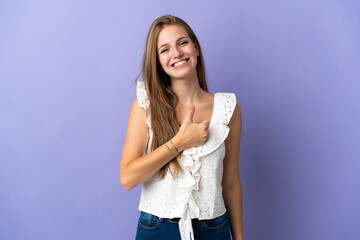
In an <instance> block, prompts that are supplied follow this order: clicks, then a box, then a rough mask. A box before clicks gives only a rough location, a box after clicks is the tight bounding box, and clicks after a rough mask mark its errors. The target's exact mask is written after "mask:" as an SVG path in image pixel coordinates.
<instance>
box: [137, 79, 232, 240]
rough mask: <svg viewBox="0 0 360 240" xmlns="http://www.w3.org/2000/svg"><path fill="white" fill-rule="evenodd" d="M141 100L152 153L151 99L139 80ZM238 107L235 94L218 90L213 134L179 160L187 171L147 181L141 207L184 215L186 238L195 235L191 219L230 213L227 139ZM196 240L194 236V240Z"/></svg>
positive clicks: (161, 214)
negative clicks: (225, 190) (226, 183)
mask: <svg viewBox="0 0 360 240" xmlns="http://www.w3.org/2000/svg"><path fill="white" fill-rule="evenodd" d="M136 92H137V99H138V103H139V105H140V106H141V107H143V108H144V109H145V111H146V117H145V118H146V119H145V120H146V123H147V124H148V126H149V135H150V139H149V142H148V147H147V150H146V153H149V152H150V143H151V141H152V136H153V133H152V129H151V121H150V108H149V100H148V97H147V93H146V90H145V84H144V83H143V82H141V81H138V82H137V91H136ZM235 106H236V96H235V94H234V93H222V92H219V93H215V94H214V108H213V112H212V117H211V121H210V127H209V137H208V140H207V141H206V143H205V144H204V145H202V146H198V147H192V148H188V149H185V150H184V151H183V155H182V157H181V159H180V161H179V163H180V165H181V167H182V168H183V170H184V172H183V174H182V175H181V176H180V177H178V178H176V179H173V178H172V175H171V173H170V172H167V174H166V176H165V178H164V179H163V180H161V181H159V180H158V179H157V176H156V175H154V176H153V177H151V178H149V179H148V180H147V181H145V182H144V183H143V186H142V191H141V198H140V204H139V210H140V211H143V212H147V213H150V214H153V215H156V216H158V217H160V218H180V221H179V230H180V234H181V239H182V240H190V234H191V236H194V233H193V229H192V225H191V219H192V218H198V219H200V220H203V219H212V218H216V217H219V216H221V215H223V214H224V213H225V212H226V208H225V204H224V200H223V197H222V186H221V181H222V175H223V160H224V156H225V142H224V141H225V139H226V137H227V136H228V133H229V130H230V129H229V127H228V126H227V125H228V123H229V122H230V119H231V116H232V114H233V112H234V109H235ZM192 240H194V239H192Z"/></svg>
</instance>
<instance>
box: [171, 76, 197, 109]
mask: <svg viewBox="0 0 360 240" xmlns="http://www.w3.org/2000/svg"><path fill="white" fill-rule="evenodd" d="M171 88H172V90H173V91H174V92H175V93H176V95H177V97H178V98H179V105H180V106H184V107H188V106H190V104H193V105H196V104H197V103H199V102H200V101H201V99H202V97H203V92H204V90H203V89H201V87H200V85H199V80H198V77H197V74H195V76H193V77H192V78H186V79H171Z"/></svg>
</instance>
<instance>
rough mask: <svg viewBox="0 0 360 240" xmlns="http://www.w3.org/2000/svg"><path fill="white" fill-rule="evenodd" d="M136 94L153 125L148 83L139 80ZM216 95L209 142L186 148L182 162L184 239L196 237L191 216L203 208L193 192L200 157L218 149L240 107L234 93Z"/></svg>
mask: <svg viewBox="0 0 360 240" xmlns="http://www.w3.org/2000/svg"><path fill="white" fill-rule="evenodd" d="M136 94H137V98H138V102H139V105H140V106H141V107H142V108H144V109H145V111H146V119H145V120H146V123H147V124H148V126H149V128H151V121H150V108H149V99H148V96H147V92H146V88H145V84H144V83H143V82H141V81H138V82H137V93H136ZM214 97H215V100H214V109H213V111H214V113H213V114H212V118H211V122H210V127H209V138H208V141H207V142H206V143H205V144H204V145H202V146H197V147H192V148H188V149H185V150H184V151H183V153H182V156H181V159H180V161H179V164H180V165H181V167H182V169H183V170H184V172H183V175H182V176H181V181H179V185H178V189H177V191H176V199H177V202H178V203H179V206H178V209H180V211H179V212H180V213H181V218H180V221H179V230H180V234H181V239H182V240H190V239H191V237H190V236H192V239H193V238H194V237H193V236H194V233H193V229H192V223H191V219H192V218H199V216H200V209H199V207H198V206H197V204H196V202H195V199H194V197H193V195H192V193H193V191H198V190H199V182H200V179H201V175H200V173H199V169H200V167H201V163H200V160H199V159H200V158H201V157H203V156H205V155H208V154H210V153H212V152H213V151H215V150H216V149H217V148H219V147H220V145H221V144H222V143H223V142H224V141H225V139H226V138H227V136H228V134H229V131H230V129H229V127H228V126H227V125H228V124H229V122H230V119H231V117H232V114H233V112H234V109H235V106H236V96H235V94H234V93H215V94H214Z"/></svg>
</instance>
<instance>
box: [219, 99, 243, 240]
mask: <svg viewBox="0 0 360 240" xmlns="http://www.w3.org/2000/svg"><path fill="white" fill-rule="evenodd" d="M228 126H229V128H230V132H229V135H228V137H227V138H226V140H225V149H226V154H225V158H224V173H223V179H222V187H223V197H224V201H225V206H226V209H227V210H228V215H229V220H230V229H231V234H232V236H233V239H234V240H243V239H244V235H243V226H242V190H241V183H240V177H239V148H240V137H241V128H242V119H241V109H240V106H239V105H238V104H237V103H236V107H235V110H234V114H233V116H232V118H231V120H230V123H229V125H228Z"/></svg>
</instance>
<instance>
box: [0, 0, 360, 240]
mask: <svg viewBox="0 0 360 240" xmlns="http://www.w3.org/2000/svg"><path fill="white" fill-rule="evenodd" d="M359 12H360V3H359V1H355V0H354V1H344V0H342V1H324V0H323V1H321V0H312V1H303V0H295V1H285V0H277V1H275V0H272V1H269V0H251V1H237V2H235V1H204V0H202V1H180V2H179V1H158V2H154V1H145V0H144V1H126V2H121V1H114V0H112V1H110V0H105V1H94V0H86V1H85V0H79V1H70V0H62V1H60V0H58V1H10V0H8V1H1V3H0V35H1V36H0V111H1V112H0V113H1V115H0V160H1V161H0V229H1V230H0V239H4V240H9V239H11V240H13V239H14V240H15V239H16V240H17V239H34V240H42V239H44V240H45V239H46V240H48V239H52V240H58V239H59V240H60V239H61V240H63V239H88V240H93V239H106V240H111V239H114V240H115V239H134V236H135V231H136V226H137V218H138V214H139V212H138V210H137V207H138V203H139V197H140V190H141V187H140V186H139V187H137V188H135V189H134V190H132V191H130V192H127V191H125V190H124V189H123V188H122V187H121V185H120V182H119V166H120V156H121V151H122V145H123V142H124V139H125V134H126V127H127V120H128V114H129V110H130V106H131V103H132V101H133V100H134V98H135V85H134V84H133V83H132V81H133V79H134V76H135V74H136V72H137V69H138V67H139V64H140V61H141V57H142V53H143V49H144V44H145V37H146V34H147V30H148V28H149V26H150V24H151V23H152V21H153V20H155V18H157V17H159V16H160V15H163V14H173V15H176V16H179V17H181V18H183V19H184V20H185V21H187V22H188V23H189V24H190V25H191V26H192V28H193V30H194V31H195V33H196V34H197V35H198V38H199V40H200V43H201V45H202V48H203V51H204V55H205V63H206V69H207V74H208V81H209V86H210V92H211V93H215V92H234V93H236V96H237V100H238V102H239V104H240V106H241V109H242V116H243V132H242V139H241V148H240V177H241V181H242V187H243V216H244V233H245V239H246V240H262V239H267V240H275V239H276V240H289V239H291V240H298V239H299V240H300V239H316V240H319V239H321V240H322V239H324V240H325V239H326V240H329V239H331V240H332V239H334V240H335V239H349V240H350V239H351V240H352V239H359V238H360V230H359V228H358V227H359V223H360V207H359V198H360V187H359V185H360V184H359V182H360V176H359V170H360V163H359V160H360V151H359V142H360V139H359V138H360V131H359V130H360V128H359V122H360V113H359V110H360V98H359V90H360V83H359V82H360V81H359V80H360V70H359V66H360V44H359V43H360V14H359Z"/></svg>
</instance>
